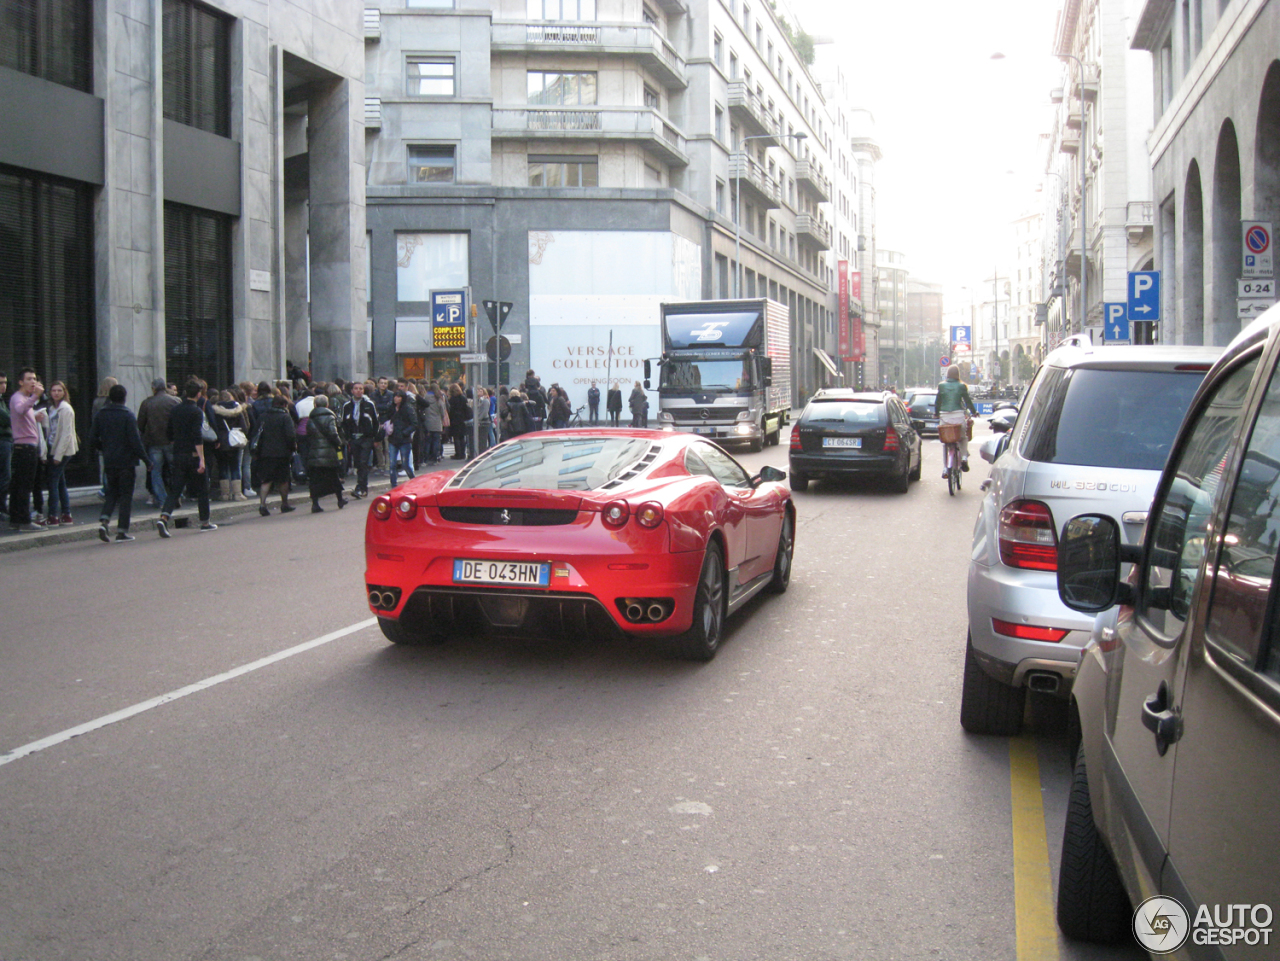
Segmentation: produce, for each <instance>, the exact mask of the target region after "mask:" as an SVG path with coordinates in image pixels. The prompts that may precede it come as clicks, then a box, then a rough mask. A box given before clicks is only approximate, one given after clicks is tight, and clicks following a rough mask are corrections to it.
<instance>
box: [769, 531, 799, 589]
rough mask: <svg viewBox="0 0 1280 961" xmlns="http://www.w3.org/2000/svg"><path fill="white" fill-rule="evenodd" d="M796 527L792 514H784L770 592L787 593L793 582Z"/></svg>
mask: <svg viewBox="0 0 1280 961" xmlns="http://www.w3.org/2000/svg"><path fill="white" fill-rule="evenodd" d="M795 550H796V537H795V528H794V527H793V525H792V523H791V515H790V514H783V515H782V533H781V534H780V535H778V553H777V554H776V555H775V556H774V559H773V580H771V581H770V582H769V593H770V594H785V593H786V592H787V586H788V585H789V584H790V583H791V559H792V558H793V557H794V556H795Z"/></svg>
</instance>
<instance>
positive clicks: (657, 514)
mask: <svg viewBox="0 0 1280 961" xmlns="http://www.w3.org/2000/svg"><path fill="white" fill-rule="evenodd" d="M636 523H637V524H639V525H640V526H641V527H647V528H649V529H650V530H653V528H655V527H657V526H658V525H659V524H661V523H662V505H661V504H659V503H658V502H657V501H649V502H648V503H645V504H641V505H640V506H639V507H637V508H636Z"/></svg>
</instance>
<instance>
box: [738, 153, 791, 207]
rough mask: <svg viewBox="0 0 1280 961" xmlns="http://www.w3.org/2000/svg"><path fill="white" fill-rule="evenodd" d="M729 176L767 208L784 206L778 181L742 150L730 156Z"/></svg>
mask: <svg viewBox="0 0 1280 961" xmlns="http://www.w3.org/2000/svg"><path fill="white" fill-rule="evenodd" d="M729 176H730V177H732V178H733V179H734V180H735V181H736V182H737V183H738V184H739V189H740V190H742V191H743V192H744V193H747V194H749V195H751V196H752V198H753V201H754V202H755V203H756V204H758V205H760V206H763V207H765V208H766V209H770V208H775V207H781V206H782V190H781V188H780V187H779V186H778V182H777V181H776V180H774V179H773V178H772V177H770V176H769V175H768V174H767V173H765V172H764V169H763V168H762V167H761V166H760V164H759V163H757V162H756V161H755V160H753V159H752V158H750V157H748V156H746V155H745V154H743V153H742V152H741V151H739V152H738V153H735V154H733V155H732V156H731V157H730V158H729Z"/></svg>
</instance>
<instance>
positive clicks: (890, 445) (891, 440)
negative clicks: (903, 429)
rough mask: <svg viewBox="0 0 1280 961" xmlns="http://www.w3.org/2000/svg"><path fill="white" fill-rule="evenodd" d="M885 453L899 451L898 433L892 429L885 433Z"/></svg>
mask: <svg viewBox="0 0 1280 961" xmlns="http://www.w3.org/2000/svg"><path fill="white" fill-rule="evenodd" d="M883 449H884V450H885V451H895V450H897V449H898V432H897V431H896V430H894V429H893V428H892V427H890V428H888V429H887V430H886V431H885V432H884V448H883Z"/></svg>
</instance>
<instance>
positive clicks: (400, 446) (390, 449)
mask: <svg viewBox="0 0 1280 961" xmlns="http://www.w3.org/2000/svg"><path fill="white" fill-rule="evenodd" d="M390 424H391V433H390V434H388V435H387V456H388V457H389V458H390V460H391V466H390V470H391V486H392V487H395V486H396V478H397V477H398V476H399V474H400V465H401V464H403V465H404V472H405V473H406V474H408V475H409V479H410V480H413V477H414V474H413V435H414V433H415V432H416V431H417V428H418V415H417V412H416V411H415V410H414V409H413V401H411V400H410V399H409V397H408V395H407V394H405V392H404V391H402V390H398V391H396V392H395V396H394V397H393V398H392V404H391V420H390Z"/></svg>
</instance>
